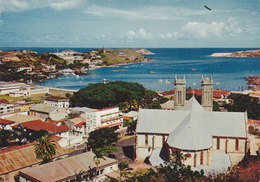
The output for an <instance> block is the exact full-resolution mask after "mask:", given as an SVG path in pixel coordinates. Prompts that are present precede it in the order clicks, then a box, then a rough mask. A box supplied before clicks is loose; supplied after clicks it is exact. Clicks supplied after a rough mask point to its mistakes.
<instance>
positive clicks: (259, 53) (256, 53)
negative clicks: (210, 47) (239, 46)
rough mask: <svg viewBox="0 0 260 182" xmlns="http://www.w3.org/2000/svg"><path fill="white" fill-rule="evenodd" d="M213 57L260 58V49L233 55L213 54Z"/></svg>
mask: <svg viewBox="0 0 260 182" xmlns="http://www.w3.org/2000/svg"><path fill="white" fill-rule="evenodd" d="M211 56H213V57H260V49H258V50H250V51H238V52H233V53H213V54H211Z"/></svg>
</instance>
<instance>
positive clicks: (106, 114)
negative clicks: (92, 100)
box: [86, 107, 123, 134]
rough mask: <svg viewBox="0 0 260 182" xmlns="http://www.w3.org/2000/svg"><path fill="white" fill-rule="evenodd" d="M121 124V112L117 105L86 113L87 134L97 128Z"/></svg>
mask: <svg viewBox="0 0 260 182" xmlns="http://www.w3.org/2000/svg"><path fill="white" fill-rule="evenodd" d="M122 125H123V116H122V112H121V111H120V110H119V108H118V107H109V108H105V109H99V110H94V111H90V112H87V113H86V130H87V134H89V133H90V132H91V131H94V130H95V129H98V128H106V127H110V128H112V127H113V128H116V129H118V128H120V127H122Z"/></svg>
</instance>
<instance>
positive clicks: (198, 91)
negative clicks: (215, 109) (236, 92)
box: [187, 89, 229, 98]
mask: <svg viewBox="0 0 260 182" xmlns="http://www.w3.org/2000/svg"><path fill="white" fill-rule="evenodd" d="M187 93H189V94H193V93H194V94H197V95H201V89H192V90H191V91H187ZM228 94H229V91H223V90H213V97H214V98H220V97H221V95H228Z"/></svg>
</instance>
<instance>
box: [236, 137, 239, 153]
mask: <svg viewBox="0 0 260 182" xmlns="http://www.w3.org/2000/svg"><path fill="white" fill-rule="evenodd" d="M238 148H239V141H238V139H236V150H238Z"/></svg>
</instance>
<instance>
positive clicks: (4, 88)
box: [0, 81, 26, 95]
mask: <svg viewBox="0 0 260 182" xmlns="http://www.w3.org/2000/svg"><path fill="white" fill-rule="evenodd" d="M24 87H26V84H25V83H20V82H3V81H0V95H4V94H9V93H10V92H14V91H20V89H21V88H24Z"/></svg>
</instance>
